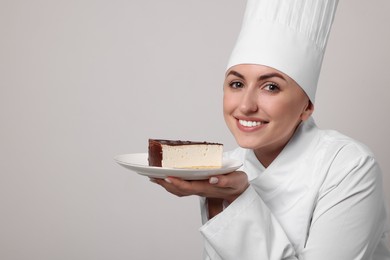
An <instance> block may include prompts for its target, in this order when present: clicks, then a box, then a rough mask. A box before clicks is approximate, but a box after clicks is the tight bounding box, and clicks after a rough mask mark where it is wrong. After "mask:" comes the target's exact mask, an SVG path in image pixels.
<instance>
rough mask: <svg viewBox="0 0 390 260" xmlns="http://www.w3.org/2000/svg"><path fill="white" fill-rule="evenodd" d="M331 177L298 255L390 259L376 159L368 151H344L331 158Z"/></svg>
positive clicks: (302, 257)
mask: <svg viewBox="0 0 390 260" xmlns="http://www.w3.org/2000/svg"><path fill="white" fill-rule="evenodd" d="M346 149H347V150H348V149H349V148H346ZM357 158H358V160H357ZM327 179H328V180H329V181H328V183H326V185H324V188H323V189H322V190H321V191H320V194H319V198H318V199H317V205H315V210H314V212H313V217H312V223H311V226H310V230H309V236H308V238H307V241H306V246H305V248H304V250H303V251H302V252H301V253H300V256H299V258H300V259H310V260H311V259H313V260H314V259H316V260H322V259H323V260H325V259H351V260H352V259H353V260H360V259H380V260H384V259H386V260H388V259H390V256H389V251H388V250H387V249H386V248H385V247H386V246H384V245H386V244H387V241H386V240H387V239H386V238H385V232H384V230H386V225H387V224H386V223H387V220H386V218H387V212H386V206H385V199H384V193H383V186H382V175H381V171H380V169H379V166H378V164H377V163H376V161H375V160H374V159H373V158H372V157H370V156H356V153H354V152H353V151H347V152H346V151H343V152H341V153H340V154H338V156H337V157H336V158H335V161H334V162H333V163H332V166H331V168H330V169H329V176H328V178H327ZM380 248H382V249H381V250H382V253H380V254H382V256H380V257H378V258H377V257H376V256H375V254H378V252H379V249H380ZM383 249H384V250H383Z"/></svg>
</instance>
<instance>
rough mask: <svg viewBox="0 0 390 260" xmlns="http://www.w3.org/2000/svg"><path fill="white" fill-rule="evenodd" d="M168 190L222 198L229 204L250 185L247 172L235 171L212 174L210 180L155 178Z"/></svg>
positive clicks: (179, 193) (187, 194)
mask: <svg viewBox="0 0 390 260" xmlns="http://www.w3.org/2000/svg"><path fill="white" fill-rule="evenodd" d="M153 182H155V183H157V184H159V185H161V186H162V187H164V188H165V189H166V190H167V191H168V192H170V193H172V194H174V195H176V196H179V197H183V196H190V195H198V196H202V197H206V198H213V199H222V200H225V201H227V202H228V203H229V204H230V203H232V202H233V201H234V200H235V199H236V198H237V197H238V196H240V195H241V193H243V192H244V191H245V190H246V189H247V187H248V186H249V182H248V177H247V175H246V173H245V172H242V171H235V172H231V173H228V174H224V175H217V176H212V177H210V178H209V179H208V180H192V181H190V180H183V179H180V178H177V177H167V178H165V179H153Z"/></svg>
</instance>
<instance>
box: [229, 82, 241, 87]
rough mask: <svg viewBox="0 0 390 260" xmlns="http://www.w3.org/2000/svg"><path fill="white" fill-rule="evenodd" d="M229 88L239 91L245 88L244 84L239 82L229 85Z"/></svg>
mask: <svg viewBox="0 0 390 260" xmlns="http://www.w3.org/2000/svg"><path fill="white" fill-rule="evenodd" d="M229 86H230V87H231V88H235V89H238V88H243V87H244V84H242V83H241V82H239V81H233V82H231V83H229Z"/></svg>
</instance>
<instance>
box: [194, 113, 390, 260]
mask: <svg viewBox="0 0 390 260" xmlns="http://www.w3.org/2000/svg"><path fill="white" fill-rule="evenodd" d="M226 155H227V156H228V157H230V158H235V159H239V160H241V161H242V162H243V163H244V164H243V167H242V169H241V170H243V171H244V172H246V173H247V175H248V178H249V180H250V186H249V188H248V189H247V190H246V191H245V192H244V193H243V194H241V196H239V197H238V198H237V199H236V200H235V201H234V202H233V203H232V204H230V205H229V206H227V207H226V208H225V209H224V210H223V212H221V213H220V214H218V215H217V216H216V217H214V218H212V219H211V220H208V218H207V205H205V204H206V203H205V199H204V198H202V199H201V204H202V220H203V223H204V225H203V226H202V227H201V229H200V231H201V234H202V235H203V236H204V242H205V251H204V259H213V260H215V259H224V260H229V259H231V260H255V259H256V260H267V259H275V260H279V259H306V260H357V259H373V260H389V259H390V253H389V250H388V249H387V246H386V245H387V237H386V235H387V232H388V219H387V212H386V206H385V199H384V193H383V185H382V175H381V170H380V169H379V166H378V164H377V162H376V161H375V159H374V157H373V155H372V153H371V152H370V151H369V150H368V149H367V148H366V147H365V146H364V145H362V144H360V143H358V142H356V141H354V140H352V139H351V138H348V137H346V136H344V135H341V134H340V133H338V132H335V131H329V130H320V129H318V128H317V127H316V125H315V123H314V121H313V120H312V119H309V120H308V121H306V122H305V123H303V124H301V125H300V126H299V128H298V129H297V131H296V133H295V134H294V136H293V138H292V139H291V140H290V142H289V143H288V144H287V146H286V147H285V148H284V149H283V151H282V152H281V153H280V155H279V156H278V157H277V158H276V159H275V160H274V161H273V162H272V164H271V165H270V166H269V167H268V168H266V169H265V168H264V167H263V166H262V165H261V163H260V162H259V161H258V160H257V158H256V156H255V155H254V152H253V151H252V150H247V149H242V148H238V149H236V150H234V151H232V152H229V153H227V154H226Z"/></svg>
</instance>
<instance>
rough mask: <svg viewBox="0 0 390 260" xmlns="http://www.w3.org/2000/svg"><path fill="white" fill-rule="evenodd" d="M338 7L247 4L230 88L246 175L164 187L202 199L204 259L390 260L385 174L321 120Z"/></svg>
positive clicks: (232, 124)
mask: <svg viewBox="0 0 390 260" xmlns="http://www.w3.org/2000/svg"><path fill="white" fill-rule="evenodd" d="M337 3H338V1H337V0H248V3H247V7H246V11H245V14H244V20H243V24H242V28H241V32H240V34H239V37H238V40H237V43H236V46H235V48H234V49H233V52H232V54H231V57H230V60H229V63H228V66H227V70H226V75H225V81H224V97H223V106H224V118H225V122H226V124H227V126H228V128H229V129H230V131H231V132H232V134H233V136H234V137H235V140H236V142H237V144H238V146H239V147H238V148H237V149H235V150H233V151H231V152H227V153H226V154H225V156H226V157H227V158H234V159H236V160H240V161H242V162H243V166H242V167H241V168H240V169H239V170H238V171H236V172H232V173H229V174H226V175H220V176H213V177H211V178H210V179H209V180H201V181H185V180H181V179H178V178H173V177H168V178H166V179H165V180H154V182H156V183H158V184H160V185H161V186H163V187H164V188H165V189H166V190H167V191H169V192H171V193H173V194H175V195H177V196H187V195H198V196H200V197H201V209H202V210H201V211H202V220H203V226H202V227H201V228H200V232H201V234H202V236H203V237H204V259H213V260H215V259H224V260H229V259H231V260H255V259H261V260H266V259H306V260H329V259H332V260H358V259H367V260H368V259H373V260H390V253H389V249H388V248H387V244H388V238H387V235H388V231H389V227H388V224H389V220H388V216H387V211H386V206H385V205H386V204H385V199H384V193H383V183H382V173H381V170H380V168H379V166H378V163H377V161H376V160H375V157H374V155H373V154H372V152H371V151H370V150H369V149H368V148H367V147H366V146H365V145H363V144H361V143H359V142H358V141H356V140H353V139H351V138H349V137H347V136H345V135H343V134H341V133H338V132H336V131H333V130H322V129H319V128H318V127H317V126H316V124H315V122H314V119H313V118H312V113H313V110H314V104H315V93H316V87H317V82H318V78H319V75H320V70H321V64H322V60H323V57H324V52H325V48H326V44H327V39H328V36H329V33H330V30H331V26H332V22H333V19H334V15H335V11H336V8H337Z"/></svg>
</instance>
